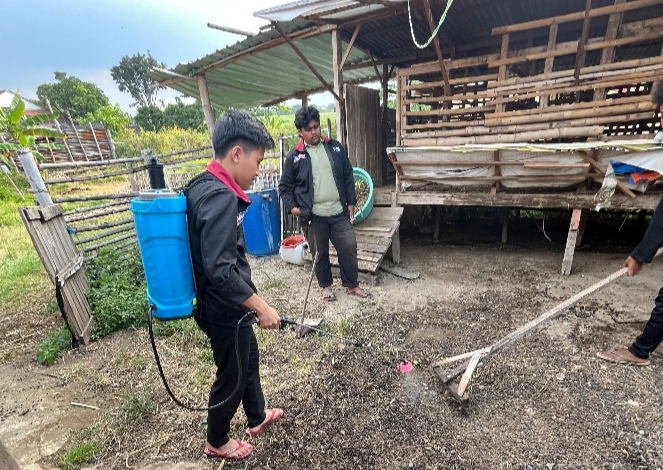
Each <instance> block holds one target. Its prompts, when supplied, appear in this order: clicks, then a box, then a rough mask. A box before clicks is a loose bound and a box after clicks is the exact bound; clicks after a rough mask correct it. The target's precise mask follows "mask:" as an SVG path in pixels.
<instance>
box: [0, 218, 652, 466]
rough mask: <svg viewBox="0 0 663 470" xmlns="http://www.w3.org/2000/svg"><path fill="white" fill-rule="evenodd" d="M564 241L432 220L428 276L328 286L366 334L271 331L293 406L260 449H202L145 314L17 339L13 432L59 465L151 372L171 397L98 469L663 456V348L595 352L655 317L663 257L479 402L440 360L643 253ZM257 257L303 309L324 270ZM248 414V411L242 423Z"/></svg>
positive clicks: (21, 454)
mask: <svg viewBox="0 0 663 470" xmlns="http://www.w3.org/2000/svg"><path fill="white" fill-rule="evenodd" d="M560 233H562V234H563V232H560ZM549 234H550V235H551V236H552V235H553V234H554V230H552V228H551V229H550V232H549ZM478 238H481V237H478ZM553 239H554V237H553ZM558 240H559V238H558ZM556 241H557V240H556ZM561 241H562V242H563V239H561ZM562 252H563V245H562V244H561V243H554V244H550V243H548V242H545V241H544V243H538V244H537V245H536V246H528V247H522V246H518V245H516V246H513V245H508V246H505V247H501V246H500V245H499V243H492V242H491V243H483V244H481V243H478V244H477V243H475V242H473V243H469V242H467V241H463V240H462V239H459V240H456V243H455V244H448V243H440V244H433V243H431V242H429V241H427V240H426V239H424V238H423V237H417V238H416V239H410V240H404V243H403V248H402V265H403V267H405V268H407V269H408V270H410V271H413V272H418V273H419V274H420V277H419V279H417V280H414V281H406V280H404V279H400V278H397V277H394V276H392V275H390V274H387V273H382V274H381V275H380V278H379V281H378V284H377V285H376V286H367V287H368V288H370V290H371V291H372V292H373V294H374V298H373V299H371V300H366V301H361V300H358V299H356V298H351V297H348V296H347V295H345V293H344V292H343V290H342V289H341V287H340V286H339V285H338V284H337V285H336V290H337V297H338V301H337V302H335V303H323V302H322V301H321V300H320V299H319V292H318V290H317V289H316V288H315V286H314V288H313V289H312V294H311V300H310V302H309V314H308V315H307V316H309V317H319V318H323V319H324V320H325V325H326V326H327V328H329V330H330V331H333V332H336V333H347V334H349V335H351V336H352V337H355V338H360V339H363V340H364V341H365V342H366V344H365V346H363V347H360V348H357V347H354V346H348V345H344V344H342V343H339V342H336V341H334V340H330V339H325V338H322V337H320V336H317V335H308V336H306V337H305V338H303V339H297V338H296V337H295V335H294V333H293V332H292V331H282V332H258V333H257V334H258V337H259V341H260V343H261V347H262V350H261V367H262V376H263V385H264V388H265V393H266V395H267V396H268V398H269V403H270V405H271V406H278V407H281V408H284V409H285V412H286V417H285V418H284V419H283V420H282V421H281V422H280V423H279V424H278V425H277V426H275V427H273V428H272V429H270V430H269V431H268V432H267V433H266V434H264V435H263V436H261V437H258V438H252V439H250V442H252V443H253V444H254V445H255V446H256V450H255V452H254V455H253V456H252V457H251V458H250V459H248V460H246V461H244V462H239V463H231V462H226V463H223V462H210V461H206V460H205V459H204V458H203V457H202V447H203V444H204V422H203V420H204V417H205V416H204V414H201V413H192V412H187V411H184V410H182V409H180V408H178V407H177V406H176V405H175V404H174V403H172V402H171V401H170V400H169V398H168V397H167V395H166V393H165V391H164V389H163V387H162V386H161V384H160V382H159V381H158V380H159V379H158V375H157V371H156V367H154V365H153V358H152V352H151V349H150V346H149V342H148V338H147V335H146V333H145V332H144V331H125V332H120V333H117V334H115V335H113V336H112V337H110V338H106V339H104V340H102V341H98V342H96V343H93V344H92V345H90V346H89V347H87V348H85V349H82V350H81V351H79V352H74V353H68V354H67V355H65V357H64V358H63V359H62V360H61V361H59V362H58V363H57V364H56V365H54V366H52V367H41V366H38V365H37V364H36V363H35V362H34V359H33V357H34V351H35V350H36V347H37V344H38V342H39V341H40V339H41V338H40V337H39V335H33V336H30V337H28V338H27V339H25V340H24V341H19V342H15V343H12V345H11V346H10V347H11V348H12V349H11V353H12V359H11V360H8V361H5V362H4V363H2V364H0V377H1V380H0V396H2V397H3V398H2V401H1V403H0V440H1V441H2V442H4V444H5V445H6V447H7V448H8V449H9V451H10V452H11V453H12V454H13V455H14V456H15V457H16V458H17V460H18V461H19V463H20V464H21V465H22V467H21V468H24V469H29V470H38V469H50V468H56V462H57V457H58V456H59V455H61V453H62V450H63V449H64V448H67V446H70V445H71V444H72V442H75V439H76V438H75V434H74V433H72V431H74V430H77V429H82V428H84V427H87V426H89V425H91V424H93V423H94V422H95V420H97V419H98V418H99V417H100V416H101V414H102V413H103V412H104V411H105V410H108V409H110V408H111V407H112V406H115V405H116V404H117V403H118V402H119V401H120V399H121V395H122V390H123V389H124V388H125V387H126V386H127V385H129V386H132V387H135V388H136V389H139V388H140V387H143V386H146V384H151V385H152V386H153V390H154V393H155V397H156V398H155V401H156V402H157V403H156V405H157V407H156V409H155V410H154V412H153V413H151V414H150V415H148V416H147V417H146V418H145V419H144V420H143V421H142V422H141V423H140V424H139V426H138V427H137V428H135V429H133V430H131V431H130V432H129V433H128V435H127V436H125V437H124V438H123V439H122V440H121V441H119V442H116V443H114V444H113V448H112V449H109V452H108V455H107V456H106V457H105V458H104V459H103V460H102V461H101V462H98V463H97V464H95V466H93V467H91V468H94V469H95V470H96V469H99V470H101V469H121V468H134V469H143V470H147V469H150V470H152V469H162V468H164V469H165V468H168V469H180V470H188V469H217V468H224V467H225V468H237V469H243V468H271V469H315V468H320V469H348V468H354V469H384V470H392V469H394V470H395V469H401V468H415V469H544V470H552V469H594V468H596V469H655V468H663V426H661V419H662V418H663V410H661V398H660V390H661V389H662V388H663V375H662V374H661V370H663V358H659V357H654V358H653V359H652V365H651V366H650V367H644V368H635V367H625V366H618V365H611V364H608V363H605V362H603V361H600V360H598V359H596V358H595V353H596V351H598V350H600V349H602V348H605V347H611V346H619V345H627V344H629V343H630V341H632V339H633V338H634V337H635V336H636V335H637V333H638V332H639V331H640V330H641V328H642V326H643V324H644V322H645V321H646V319H647V318H648V316H649V312H650V310H651V307H652V306H653V302H652V300H653V298H654V297H655V295H656V293H657V291H658V289H659V288H660V287H661V279H663V262H658V263H654V264H653V265H651V266H648V267H647V268H645V270H644V271H643V273H642V274H641V275H640V276H638V277H636V278H622V279H620V280H619V281H617V282H615V283H613V284H612V285H610V286H608V287H607V288H605V289H604V290H603V291H601V292H599V293H598V294H595V295H593V296H592V297H590V298H589V299H588V300H587V301H585V302H583V303H582V304H580V305H578V306H577V307H575V308H573V309H572V310H571V311H570V312H567V313H566V314H564V315H563V316H562V317H560V318H558V319H557V320H554V321H553V322H552V323H550V324H549V325H548V326H546V327H544V328H543V329H542V330H541V331H539V332H537V333H535V334H533V335H531V336H529V337H528V338H526V339H524V340H523V341H521V342H519V343H517V344H516V345H515V346H514V347H513V348H511V349H508V350H506V351H504V352H503V353H502V354H499V355H497V356H495V357H494V358H493V359H492V360H490V361H489V362H487V363H486V364H485V365H483V366H481V367H479V369H478V370H477V372H476V374H475V376H474V378H473V380H472V382H471V383H470V387H469V392H470V403H469V406H468V407H467V408H466V409H464V410H463V409H462V408H461V407H460V406H459V405H458V404H457V403H456V402H454V401H453V400H452V399H451V398H450V396H449V395H448V394H447V393H446V392H445V388H444V386H443V384H442V382H441V381H440V379H438V378H437V376H436V375H435V374H434V373H433V372H432V370H431V369H430V367H429V365H430V364H431V363H432V362H434V361H437V360H439V359H441V358H443V357H445V356H451V355H456V354H460V353H463V352H466V351H468V350H473V349H477V348H479V347H482V346H487V345H489V344H490V343H492V342H493V341H494V340H496V339H498V338H500V337H501V336H504V335H505V334H507V333H509V332H510V331H512V330H513V329H515V328H517V327H518V326H520V325H522V324H524V323H526V322H527V321H529V320H531V319H533V318H535V317H536V316H538V315H539V314H541V313H543V312H544V311H546V310H547V309H549V308H551V307H553V306H554V305H556V304H558V303H559V302H561V301H563V300H565V299H567V298H568V297H570V296H572V295H574V294H575V293H577V292H579V291H580V290H582V289H583V288H584V287H587V286H589V285H591V284H593V283H595V282H596V281H598V280H599V279H601V278H603V277H605V276H607V275H608V274H610V273H612V272H613V271H615V270H617V269H618V268H619V267H620V265H621V262H622V261H623V259H624V258H625V256H626V255H625V253H627V251H625V250H623V249H619V248H618V249H611V250H607V251H606V250H599V249H590V250H587V251H579V252H577V253H576V257H575V261H574V272H573V275H572V276H570V277H563V276H561V275H560V268H561V260H562ZM252 264H253V268H254V273H255V278H256V281H257V285H258V286H259V288H260V289H261V291H262V292H263V294H264V296H265V298H266V299H268V301H270V302H272V303H273V304H274V305H275V306H276V307H277V309H278V310H279V311H280V312H281V314H282V315H284V316H288V317H290V318H294V317H298V316H299V315H300V313H301V304H302V300H303V298H304V294H305V291H306V283H307V280H308V271H307V270H305V269H304V268H300V267H296V266H292V265H287V264H285V263H283V262H282V261H281V260H280V259H279V258H278V257H271V258H263V259H254V260H252ZM35 303H36V304H39V300H38V299H35ZM41 311H42V309H40V308H39V307H38V305H37V306H33V307H28V306H21V307H20V308H19V307H18V306H17V309H16V310H15V311H11V312H2V318H0V330H1V331H0V333H1V334H2V335H3V337H7V338H10V337H11V338H14V337H16V338H19V337H20V336H21V335H24V336H27V332H32V331H40V330H41V331H44V330H45V329H46V328H47V327H48V326H49V325H50V324H53V322H54V321H55V316H54V315H53V316H52V318H51V317H45V316H44V314H43V313H41ZM159 341H160V347H161V348H162V349H161V350H162V351H163V355H164V358H163V360H164V363H165V364H166V372H167V374H169V377H171V380H172V385H173V388H174V390H175V391H176V394H181V395H183V396H186V397H187V399H189V400H191V402H193V403H197V404H199V405H204V403H205V400H206V393H207V391H208V384H209V382H210V380H211V378H212V375H213V369H212V368H211V367H208V368H207V369H206V370H207V374H203V375H204V380H203V381H202V382H200V381H198V382H196V385H192V383H193V382H195V380H194V379H195V376H194V372H193V371H192V370H187V367H185V366H186V364H189V363H188V362H187V358H186V354H187V351H188V350H183V351H177V350H173V349H174V348H176V347H177V344H176V343H173V342H172V341H170V339H164V340H159ZM196 341H198V340H192V343H195V342H196ZM202 346H204V345H202ZM193 347H194V346H192V348H193ZM192 350H193V349H192ZM399 359H408V360H410V361H412V363H413V364H414V366H415V369H414V371H413V372H411V373H409V374H402V373H400V372H399V370H398V360H399ZM177 361H180V363H179V364H177V365H176V364H175V363H176V362H177ZM138 363H140V364H142V365H141V366H140V367H136V364H138ZM132 364H133V366H131V365H132ZM183 364H184V365H185V366H183ZM192 367H193V366H192ZM178 392H179V393H178ZM72 402H75V403H82V404H86V405H92V406H96V407H98V408H99V410H94V409H90V408H82V407H80V406H75V405H72V404H71V403H72ZM245 426H246V424H245V421H244V419H243V415H242V413H241V412H239V413H238V415H237V417H236V419H235V421H234V426H233V435H234V436H240V435H241V434H242V433H243V431H244V429H245Z"/></svg>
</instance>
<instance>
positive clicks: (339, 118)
mask: <svg viewBox="0 0 663 470" xmlns="http://www.w3.org/2000/svg"><path fill="white" fill-rule="evenodd" d="M342 52H343V44H342V42H341V33H340V32H339V31H338V30H334V31H332V67H333V69H334V92H333V95H334V97H335V98H336V104H335V106H334V108H335V110H336V140H338V141H339V142H340V143H341V144H343V145H347V137H346V135H345V132H346V128H345V111H346V110H345V100H344V99H343V97H344V92H343V90H344V85H343V69H342V68H341V63H340V61H341V53H342Z"/></svg>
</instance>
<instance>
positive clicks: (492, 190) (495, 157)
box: [490, 150, 511, 196]
mask: <svg viewBox="0 0 663 470" xmlns="http://www.w3.org/2000/svg"><path fill="white" fill-rule="evenodd" d="M493 160H495V162H496V163H511V162H500V151H499V150H495V151H494V152H493ZM493 176H502V171H501V170H500V166H499V165H497V164H495V165H494V166H493ZM499 190H500V182H499V180H495V183H493V187H492V188H490V194H491V195H493V196H494V195H495V194H497V191H499Z"/></svg>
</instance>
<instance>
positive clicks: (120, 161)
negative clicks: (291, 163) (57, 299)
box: [22, 136, 300, 259]
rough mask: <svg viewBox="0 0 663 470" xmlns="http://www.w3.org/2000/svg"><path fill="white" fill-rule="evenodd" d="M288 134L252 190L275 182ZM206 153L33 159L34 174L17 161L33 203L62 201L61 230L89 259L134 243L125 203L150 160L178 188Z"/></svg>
mask: <svg viewBox="0 0 663 470" xmlns="http://www.w3.org/2000/svg"><path fill="white" fill-rule="evenodd" d="M291 137H292V136H288V137H282V138H281V139H280V145H279V148H278V150H277V152H274V153H270V154H268V155H266V156H265V159H264V160H263V162H262V164H261V168H260V175H259V176H258V177H257V178H256V180H255V181H254V184H253V187H252V188H251V189H252V190H259V189H266V188H277V187H278V184H279V181H280V177H281V171H282V161H283V157H284V156H285V154H286V152H287V151H288V147H289V145H288V141H289V140H292V139H291ZM211 158H212V149H211V147H209V146H205V147H198V148H192V149H185V150H178V151H174V152H170V153H164V154H158V155H153V154H152V153H151V151H150V150H149V149H146V150H144V151H143V152H142V156H141V157H132V158H116V159H112V160H99V161H87V162H80V161H78V162H55V163H53V162H47V163H40V164H36V168H37V169H38V171H37V174H36V175H35V174H32V175H31V174H29V173H28V172H29V168H25V167H26V165H22V166H23V168H24V171H26V173H27V174H28V179H29V180H30V182H31V186H32V191H33V193H35V195H36V196H37V199H38V201H39V204H40V205H49V204H59V205H61V206H62V209H63V211H62V213H63V216H64V220H65V223H66V226H67V231H68V232H69V234H70V236H71V237H72V240H73V242H74V244H75V245H76V248H77V249H78V250H79V251H80V252H82V253H83V254H84V256H85V258H87V259H91V258H94V257H95V256H96V255H97V253H98V250H100V249H102V248H104V247H111V248H112V249H114V250H116V251H117V252H118V253H119V255H120V256H123V254H125V253H126V252H127V251H129V250H131V249H133V248H134V247H135V245H136V242H137V239H136V232H135V228H134V223H133V217H132V214H131V212H130V210H129V204H130V202H131V199H132V198H134V197H136V196H138V194H139V193H140V192H141V191H147V190H149V189H150V179H149V174H148V164H149V163H150V161H152V160H153V159H156V160H157V161H158V162H159V163H160V164H161V165H163V169H164V180H165V184H166V187H167V188H168V189H171V190H173V191H180V190H182V189H183V188H184V187H185V186H186V184H187V183H188V182H189V180H191V178H193V177H194V176H195V175H197V174H198V173H200V172H202V171H204V170H205V167H206V165H207V163H208V162H209V160H210V159H211ZM28 166H29V165H28ZM34 180H40V181H34ZM44 193H45V194H44ZM40 196H44V197H40ZM282 215H283V217H282V220H283V221H284V224H283V230H284V232H285V233H296V232H298V231H299V230H300V227H299V225H298V222H297V221H296V220H295V218H293V217H292V216H286V215H285V214H282Z"/></svg>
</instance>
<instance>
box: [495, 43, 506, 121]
mask: <svg viewBox="0 0 663 470" xmlns="http://www.w3.org/2000/svg"><path fill="white" fill-rule="evenodd" d="M508 56H509V33H505V34H503V35H502V47H501V49H500V60H504V59H507V58H508ZM508 78H509V66H508V64H504V65H500V68H499V72H498V73H497V81H498V82H502V81H504V80H506V79H508ZM504 109H505V104H504V103H500V104H498V105H497V107H496V108H495V111H496V112H498V113H503V112H504Z"/></svg>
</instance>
